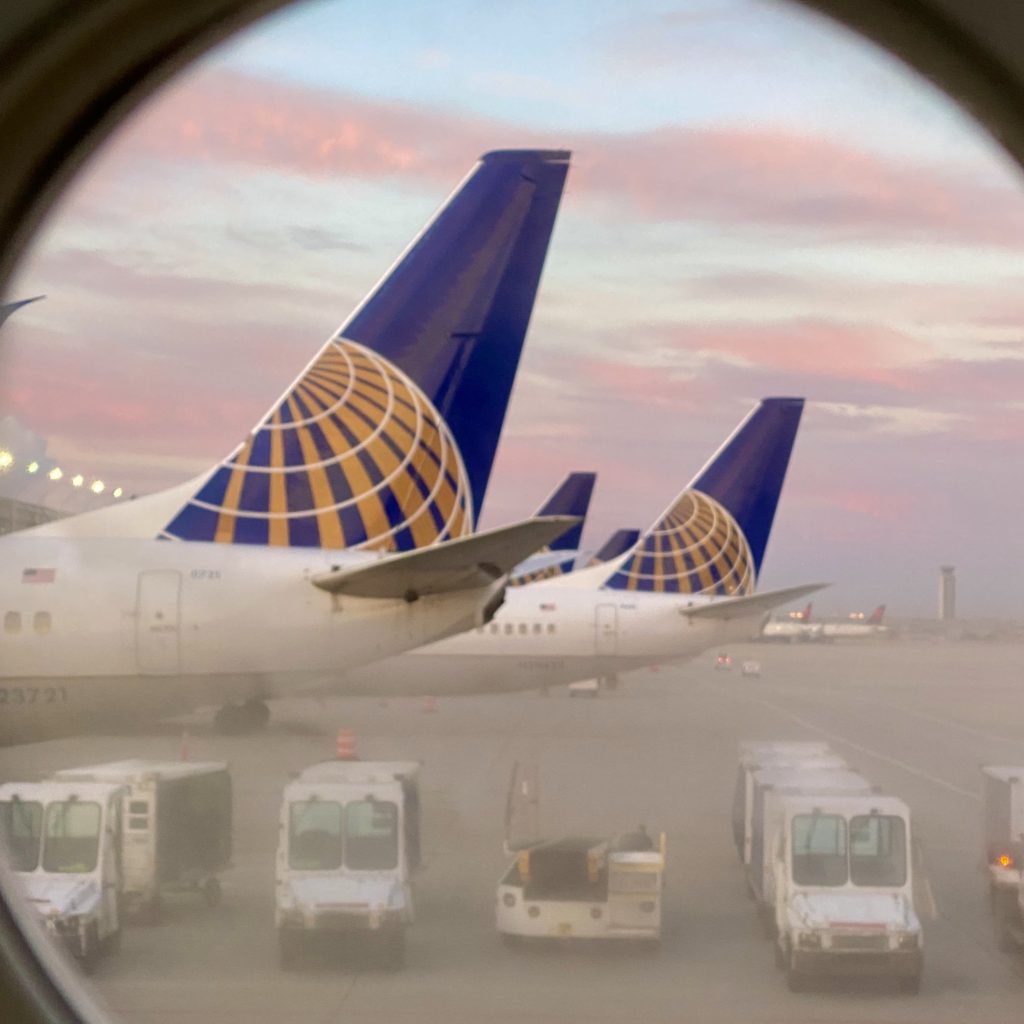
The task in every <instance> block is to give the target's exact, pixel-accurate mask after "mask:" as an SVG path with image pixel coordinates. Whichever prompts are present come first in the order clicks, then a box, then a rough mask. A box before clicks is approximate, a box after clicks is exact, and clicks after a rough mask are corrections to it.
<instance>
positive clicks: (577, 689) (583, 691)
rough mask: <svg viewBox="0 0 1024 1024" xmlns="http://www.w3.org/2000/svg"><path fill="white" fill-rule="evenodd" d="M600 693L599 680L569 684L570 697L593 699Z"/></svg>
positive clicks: (586, 680) (584, 680) (582, 680)
mask: <svg viewBox="0 0 1024 1024" xmlns="http://www.w3.org/2000/svg"><path fill="white" fill-rule="evenodd" d="M600 693H601V681H600V680H599V679H579V680H577V681H576V682H575V683H570V684H569V696H570V697H590V698H591V699H593V698H594V697H597V696H599V695H600Z"/></svg>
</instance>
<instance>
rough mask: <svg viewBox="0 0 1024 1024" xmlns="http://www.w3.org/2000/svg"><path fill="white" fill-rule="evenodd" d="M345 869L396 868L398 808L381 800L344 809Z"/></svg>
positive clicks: (364, 801) (356, 802) (363, 801)
mask: <svg viewBox="0 0 1024 1024" xmlns="http://www.w3.org/2000/svg"><path fill="white" fill-rule="evenodd" d="M345 866H346V867H349V868H352V869H354V870H356V871H370V870H374V869H384V868H394V867H397V866H398V807H397V805H395V804H393V803H390V802H388V801H382V800H356V801H353V802H352V803H350V804H346V806H345Z"/></svg>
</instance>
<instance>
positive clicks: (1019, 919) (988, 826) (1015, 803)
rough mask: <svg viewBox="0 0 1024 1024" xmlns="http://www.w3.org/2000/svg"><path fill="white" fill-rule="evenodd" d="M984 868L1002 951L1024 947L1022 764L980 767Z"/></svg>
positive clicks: (1023, 792) (1023, 773)
mask: <svg viewBox="0 0 1024 1024" xmlns="http://www.w3.org/2000/svg"><path fill="white" fill-rule="evenodd" d="M981 780H982V786H983V798H984V812H985V871H986V873H987V875H988V892H989V903H990V905H991V908H992V922H993V925H994V927H995V932H996V940H997V941H998V943H999V948H1000V949H1002V950H1003V951H1004V952H1011V951H1013V950H1016V949H1020V948H1022V947H1024V893H1022V891H1021V890H1022V888H1024V887H1022V886H1021V868H1022V867H1024V767H1013V766H1008V765H983V766H982V767H981Z"/></svg>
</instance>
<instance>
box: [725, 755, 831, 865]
mask: <svg viewBox="0 0 1024 1024" xmlns="http://www.w3.org/2000/svg"><path fill="white" fill-rule="evenodd" d="M797 767H807V768H809V769H810V768H821V769H830V768H837V769H842V768H846V767H847V765H846V762H845V761H844V760H843V759H842V758H841V757H840V756H839V755H838V754H835V753H833V752H832V751H831V750H830V749H829V746H828V744H827V743H823V742H817V741H799V740H797V741H792V742H790V741H780V742H773V741H771V740H744V741H743V742H742V743H740V749H739V765H738V767H737V769H736V784H735V786H734V788H733V796H732V836H733V842H734V843H735V845H736V854H737V856H738V857H739V859H740V862H741V863H742V864H744V865H749V864H750V855H751V843H752V840H753V814H754V773H755V772H757V771H758V770H759V769H761V768H797Z"/></svg>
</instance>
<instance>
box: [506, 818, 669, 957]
mask: <svg viewBox="0 0 1024 1024" xmlns="http://www.w3.org/2000/svg"><path fill="white" fill-rule="evenodd" d="M665 850H666V845H665V836H664V833H662V835H661V836H660V838H659V839H658V841H657V843H655V842H654V841H652V839H651V837H650V836H648V834H647V832H646V831H645V830H643V829H638V830H637V831H635V832H630V833H625V834H622V835H617V836H613V837H611V838H595V837H587V836H569V837H566V838H563V839H555V840H551V841H547V842H542V843H537V844H535V845H532V846H529V847H527V848H525V849H522V850H520V851H519V852H518V853H517V855H516V857H515V859H514V860H513V861H512V864H511V865H510V866H509V868H508V870H507V871H506V872H505V874H504V875H503V876H502V879H501V881H500V882H499V883H498V894H497V910H496V914H497V928H498V932H499V933H500V934H501V936H502V938H503V939H504V940H505V941H506V942H508V943H515V942H517V941H520V940H524V939H541V938H551V939H622V940H627V941H631V942H641V943H644V944H645V945H646V946H648V947H650V948H655V947H657V946H658V944H659V942H660V940H661V895H662V887H663V878H664V871H665Z"/></svg>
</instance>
